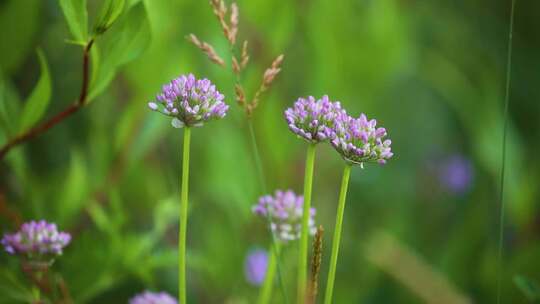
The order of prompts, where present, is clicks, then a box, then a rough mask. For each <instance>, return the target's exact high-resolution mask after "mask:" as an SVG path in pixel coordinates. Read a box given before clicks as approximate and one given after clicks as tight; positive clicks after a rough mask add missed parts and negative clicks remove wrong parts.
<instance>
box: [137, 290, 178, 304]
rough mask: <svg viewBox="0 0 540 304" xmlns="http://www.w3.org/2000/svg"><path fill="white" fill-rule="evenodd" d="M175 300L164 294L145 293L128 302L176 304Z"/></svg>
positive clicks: (138, 303)
mask: <svg viewBox="0 0 540 304" xmlns="http://www.w3.org/2000/svg"><path fill="white" fill-rule="evenodd" d="M177 303H178V302H177V301H176V299H175V298H173V297H171V296H170V295H169V294H168V293H166V292H150V291H145V292H143V293H140V294H138V295H136V296H135V297H133V298H131V300H129V304H177Z"/></svg>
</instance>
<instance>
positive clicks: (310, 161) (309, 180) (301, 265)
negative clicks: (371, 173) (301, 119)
mask: <svg viewBox="0 0 540 304" xmlns="http://www.w3.org/2000/svg"><path fill="white" fill-rule="evenodd" d="M315 148H316V144H310V145H309V146H308V148H307V154H306V168H305V172H304V210H303V213H302V231H301V235H300V244H299V245H300V250H299V253H298V280H297V303H298V304H304V298H305V294H306V283H307V265H308V245H309V244H308V241H309V215H310V210H311V188H312V185H313V167H314V166H315Z"/></svg>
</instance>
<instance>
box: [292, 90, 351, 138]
mask: <svg viewBox="0 0 540 304" xmlns="http://www.w3.org/2000/svg"><path fill="white" fill-rule="evenodd" d="M342 113H345V110H343V109H342V108H341V104H340V103H339V102H331V101H330V100H329V99H328V96H327V95H324V96H323V97H322V98H321V99H318V100H315V98H314V97H313V96H309V97H307V98H298V100H297V101H296V102H295V103H294V106H293V107H292V108H288V109H287V110H285V119H286V120H287V124H288V125H289V129H290V130H291V131H292V132H293V133H294V134H296V135H298V136H299V137H301V138H303V139H305V140H307V141H308V142H311V143H319V142H322V141H325V140H328V139H330V138H331V137H332V136H333V126H334V121H335V118H336V117H337V116H338V115H340V114H342Z"/></svg>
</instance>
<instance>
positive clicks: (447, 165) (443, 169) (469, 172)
mask: <svg viewBox="0 0 540 304" xmlns="http://www.w3.org/2000/svg"><path fill="white" fill-rule="evenodd" d="M473 175H474V170H473V166H472V164H471V162H470V160H469V159H467V158H466V157H464V156H462V155H453V156H450V157H449V158H447V159H446V160H443V161H442V163H441V166H440V168H439V181H440V182H441V184H442V185H443V186H444V188H446V189H447V190H448V191H450V192H453V193H455V194H463V193H465V192H467V191H468V190H469V188H470V186H471V183H472V180H473Z"/></svg>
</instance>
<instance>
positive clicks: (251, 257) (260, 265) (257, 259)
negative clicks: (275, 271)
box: [244, 249, 268, 286]
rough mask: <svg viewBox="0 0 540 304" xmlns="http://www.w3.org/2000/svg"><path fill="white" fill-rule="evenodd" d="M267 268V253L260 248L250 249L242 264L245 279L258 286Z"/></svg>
mask: <svg viewBox="0 0 540 304" xmlns="http://www.w3.org/2000/svg"><path fill="white" fill-rule="evenodd" d="M267 268H268V253H267V252H266V251H265V250H262V249H256V250H253V251H251V252H250V253H249V254H248V256H247V258H246V263H245V265H244V271H245V275H246V279H247V281H248V282H249V283H251V284H252V285H254V286H260V285H261V284H262V283H263V281H264V278H265V276H266V270H267Z"/></svg>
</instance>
